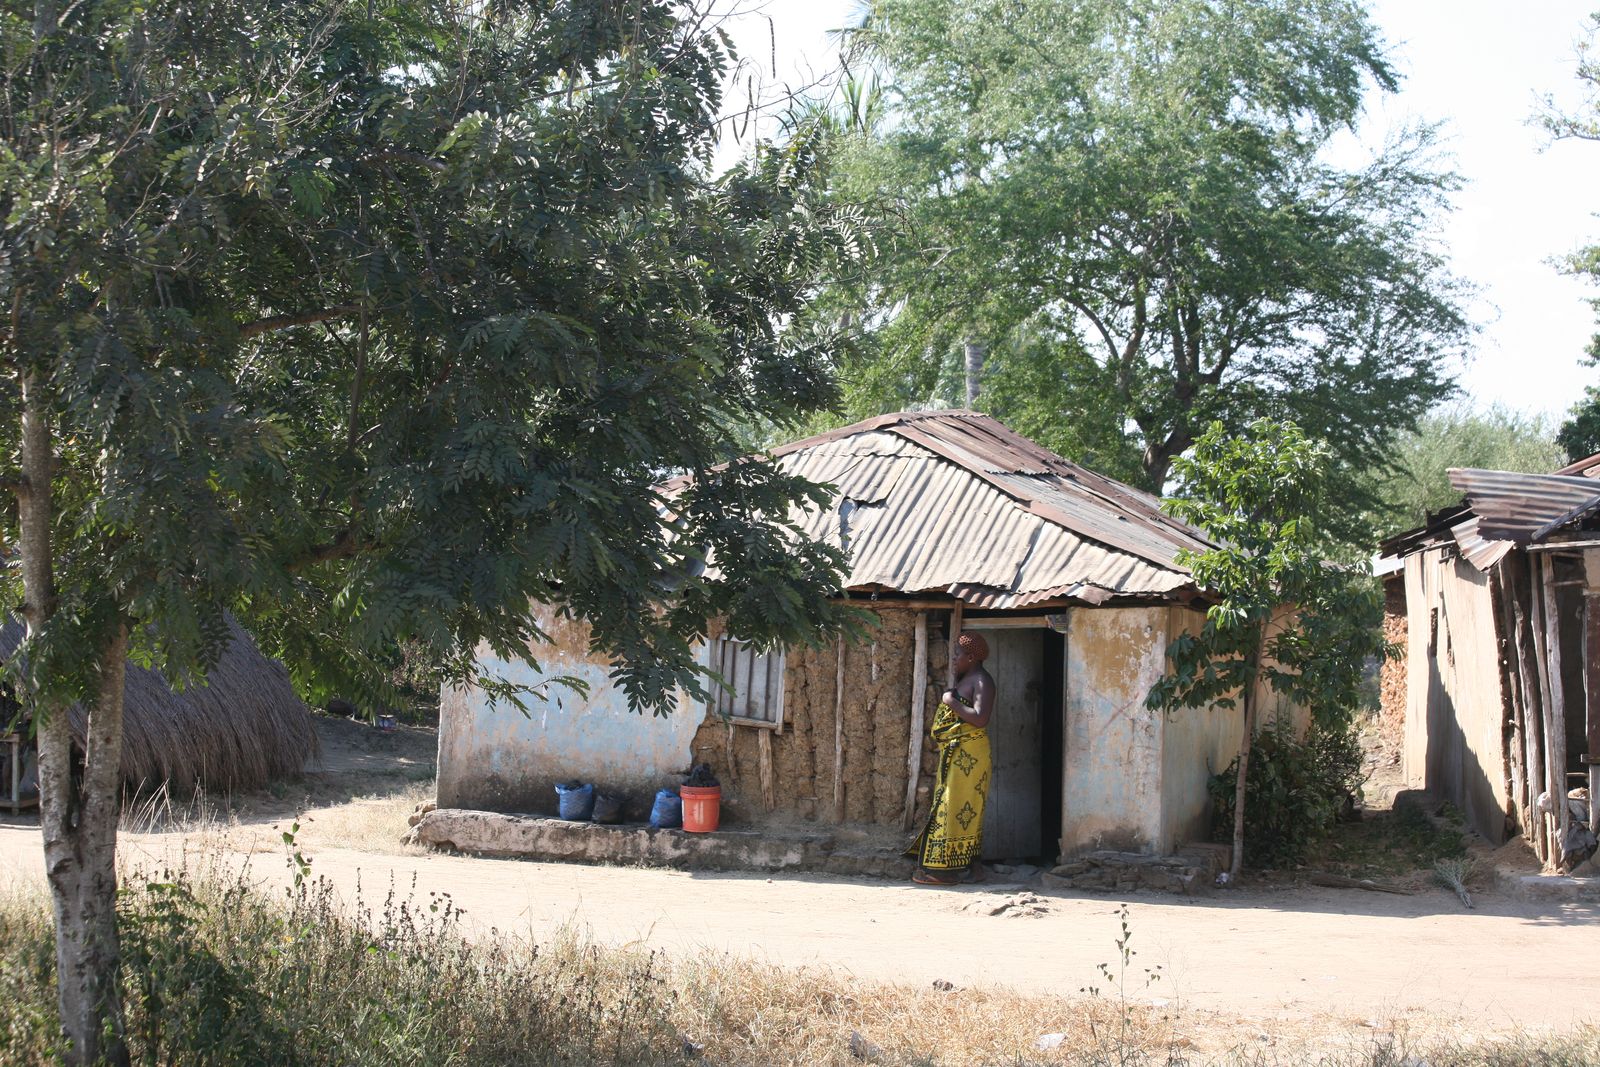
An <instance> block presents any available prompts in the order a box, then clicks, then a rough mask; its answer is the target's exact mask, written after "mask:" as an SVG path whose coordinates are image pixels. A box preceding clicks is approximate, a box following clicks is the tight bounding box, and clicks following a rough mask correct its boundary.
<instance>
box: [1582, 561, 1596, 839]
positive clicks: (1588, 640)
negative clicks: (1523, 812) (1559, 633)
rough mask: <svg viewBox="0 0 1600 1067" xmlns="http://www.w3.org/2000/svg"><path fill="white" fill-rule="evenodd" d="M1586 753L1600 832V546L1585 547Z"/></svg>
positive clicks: (1592, 811)
mask: <svg viewBox="0 0 1600 1067" xmlns="http://www.w3.org/2000/svg"><path fill="white" fill-rule="evenodd" d="M1583 576H1584V587H1583V634H1584V642H1583V651H1584V655H1583V693H1584V703H1583V711H1584V721H1583V726H1584V735H1585V744H1584V749H1585V751H1584V754H1583V762H1584V764H1585V766H1587V767H1588V768H1589V829H1591V830H1593V831H1594V832H1595V833H1597V834H1600V548H1586V549H1584V550H1583Z"/></svg>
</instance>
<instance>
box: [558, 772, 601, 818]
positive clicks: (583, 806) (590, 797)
mask: <svg viewBox="0 0 1600 1067" xmlns="http://www.w3.org/2000/svg"><path fill="white" fill-rule="evenodd" d="M556 810H557V811H559V812H560V813H561V817H562V818H563V819H566V820H567V821H568V822H585V821H587V820H588V818H589V816H590V815H592V814H594V783H593V782H590V783H589V784H587V785H585V784H584V783H582V782H567V783H566V784H565V785H563V784H562V783H560V782H557V783H556Z"/></svg>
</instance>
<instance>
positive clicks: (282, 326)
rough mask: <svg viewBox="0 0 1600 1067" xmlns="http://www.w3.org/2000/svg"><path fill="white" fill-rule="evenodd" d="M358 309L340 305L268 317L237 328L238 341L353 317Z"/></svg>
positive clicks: (352, 305)
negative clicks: (296, 327) (292, 327)
mask: <svg viewBox="0 0 1600 1067" xmlns="http://www.w3.org/2000/svg"><path fill="white" fill-rule="evenodd" d="M358 310H359V308H358V307H357V306H356V305H355V304H341V305H339V306H338V307H331V308H322V309H320V310H318V311H303V312H300V313H299V314H295V315H269V316H268V317H266V318H264V319H257V320H255V321H254V322H247V323H244V324H243V325H242V326H240V327H239V340H241V341H248V340H249V339H250V338H252V337H257V336H260V335H261V334H264V333H271V332H273V331H274V330H287V329H289V328H290V327H291V326H315V325H316V324H317V323H319V322H327V321H328V320H329V319H342V318H344V317H345V316H347V315H354V314H355V313H356V312H357V311H358Z"/></svg>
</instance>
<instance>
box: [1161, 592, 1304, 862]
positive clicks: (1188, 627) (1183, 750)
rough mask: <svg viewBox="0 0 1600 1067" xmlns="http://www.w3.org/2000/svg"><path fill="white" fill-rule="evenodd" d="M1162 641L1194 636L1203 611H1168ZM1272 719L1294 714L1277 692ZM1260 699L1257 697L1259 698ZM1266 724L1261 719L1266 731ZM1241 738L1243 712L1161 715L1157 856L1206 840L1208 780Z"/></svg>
mask: <svg viewBox="0 0 1600 1067" xmlns="http://www.w3.org/2000/svg"><path fill="white" fill-rule="evenodd" d="M1168 619H1169V625H1168V630H1167V640H1168V641H1169V642H1170V641H1171V640H1172V639H1174V638H1176V637H1177V636H1178V635H1179V634H1182V633H1185V632H1189V633H1198V632H1199V630H1200V628H1201V626H1203V625H1204V624H1205V613H1204V612H1201V611H1196V610H1194V609H1192V608H1177V607H1175V608H1171V609H1169V614H1168ZM1272 696H1273V698H1274V702H1275V703H1274V704H1273V705H1272V707H1273V711H1272V714H1273V715H1278V714H1293V713H1292V711H1289V710H1288V709H1286V708H1285V704H1284V702H1283V701H1282V698H1281V697H1280V696H1279V694H1276V693H1273V694H1272ZM1258 697H1259V694H1258ZM1270 722H1271V720H1270V719H1267V720H1264V721H1263V723H1262V727H1263V728H1265V727H1266V726H1267V725H1269V724H1270ZM1243 735H1244V709H1243V708H1215V707H1214V708H1189V709H1186V710H1184V711H1177V712H1173V713H1171V714H1169V715H1167V716H1166V717H1165V722H1164V725H1163V730H1162V746H1161V764H1162V773H1161V801H1162V803H1161V838H1160V840H1159V842H1158V845H1159V848H1158V851H1160V852H1171V851H1173V850H1174V849H1176V848H1178V847H1179V846H1182V845H1184V844H1187V843H1189V842H1191V841H1205V840H1208V839H1209V838H1210V836H1211V796H1210V793H1209V791H1208V788H1207V787H1208V785H1209V783H1210V781H1211V776H1212V775H1214V774H1218V773H1220V772H1222V771H1224V770H1226V769H1227V768H1228V765H1229V764H1231V763H1232V762H1233V761H1234V758H1235V757H1237V756H1238V754H1239V741H1240V739H1241V737H1242V736H1243Z"/></svg>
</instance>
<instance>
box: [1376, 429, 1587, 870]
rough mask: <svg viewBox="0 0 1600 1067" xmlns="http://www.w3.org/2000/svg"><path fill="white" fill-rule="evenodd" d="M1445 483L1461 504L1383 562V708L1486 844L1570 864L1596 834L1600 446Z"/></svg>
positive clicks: (1429, 781) (1402, 540) (1391, 549)
mask: <svg viewBox="0 0 1600 1067" xmlns="http://www.w3.org/2000/svg"><path fill="white" fill-rule="evenodd" d="M1450 480H1451V483H1452V484H1453V485H1454V486H1455V487H1456V488H1457V489H1458V490H1460V491H1461V492H1462V493H1463V494H1464V496H1465V500H1464V501H1463V503H1462V504H1461V505H1460V506H1459V507H1456V508H1452V509H1449V510H1447V511H1445V512H1443V513H1441V514H1439V515H1437V516H1435V517H1434V518H1433V519H1432V521H1430V522H1429V523H1428V524H1427V525H1425V526H1423V527H1420V528H1418V529H1416V530H1411V531H1408V532H1407V533H1403V534H1400V535H1398V536H1396V537H1394V538H1391V539H1390V540H1389V541H1387V542H1385V543H1384V545H1383V546H1381V554H1380V555H1379V557H1378V559H1377V560H1376V561H1375V569H1376V570H1377V571H1378V573H1379V574H1380V575H1382V576H1383V578H1384V583H1385V587H1386V591H1387V594H1388V595H1387V597H1386V602H1387V613H1388V623H1387V628H1388V629H1389V631H1390V633H1391V634H1392V635H1394V636H1396V637H1398V638H1400V639H1402V640H1403V642H1404V646H1405V657H1404V659H1403V660H1402V661H1400V662H1399V663H1397V664H1396V665H1394V666H1393V667H1391V668H1389V670H1388V672H1387V674H1386V676H1385V681H1384V686H1383V699H1384V718H1385V721H1386V722H1389V723H1392V724H1395V728H1396V729H1397V731H1398V732H1400V733H1401V734H1402V736H1403V739H1404V747H1403V752H1404V766H1405V773H1406V778H1407V779H1408V783H1409V784H1410V785H1412V786H1414V787H1417V788H1425V789H1428V790H1429V791H1431V792H1434V793H1436V794H1439V795H1441V796H1443V797H1445V798H1447V799H1449V800H1450V801H1452V802H1454V803H1455V804H1456V805H1458V806H1459V807H1460V808H1461V809H1462V811H1463V812H1464V813H1465V815H1466V818H1467V821H1468V823H1469V824H1470V825H1471V826H1472V827H1473V828H1474V829H1475V830H1477V831H1478V832H1479V833H1481V834H1482V835H1483V836H1484V837H1486V838H1488V839H1489V840H1490V841H1491V842H1493V843H1495V844H1499V843H1501V842H1503V841H1505V840H1506V839H1507V838H1508V837H1512V836H1515V835H1518V834H1520V835H1521V836H1523V837H1524V838H1526V839H1527V840H1528V842H1529V843H1530V844H1531V845H1532V846H1533V848H1534V850H1535V852H1536V853H1537V854H1538V856H1539V858H1540V859H1541V860H1542V861H1544V863H1545V864H1546V866H1548V867H1551V868H1558V867H1567V866H1572V865H1574V864H1575V863H1576V862H1579V861H1580V860H1581V858H1582V857H1583V853H1584V840H1585V838H1584V834H1583V832H1582V831H1583V829H1584V828H1585V827H1587V828H1588V829H1589V830H1590V831H1593V830H1595V829H1600V803H1597V801H1600V788H1597V786H1600V455H1596V456H1591V457H1589V458H1588V459H1585V460H1582V461H1580V462H1578V463H1574V464H1573V465H1571V466H1570V467H1566V468H1563V469H1562V470H1560V471H1557V472H1556V473H1555V474H1514V473H1510V472H1507V471H1489V470H1452V471H1451V472H1450ZM1588 842H1589V847H1591V848H1592V842H1593V839H1592V838H1589V839H1588Z"/></svg>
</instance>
